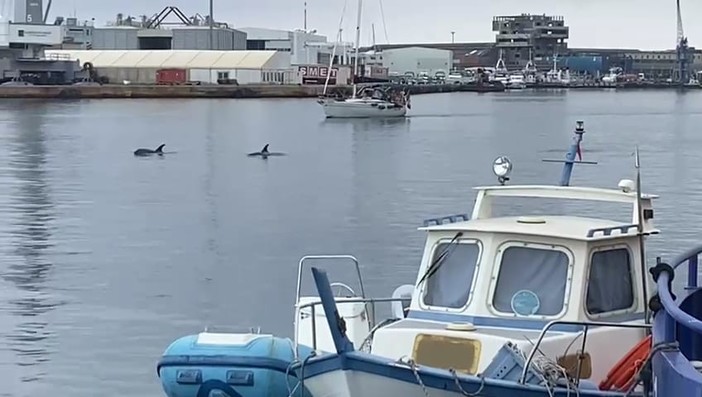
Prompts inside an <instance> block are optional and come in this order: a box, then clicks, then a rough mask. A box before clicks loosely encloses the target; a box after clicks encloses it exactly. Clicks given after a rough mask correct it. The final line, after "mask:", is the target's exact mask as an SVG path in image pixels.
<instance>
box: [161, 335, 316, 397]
mask: <svg viewBox="0 0 702 397" xmlns="http://www.w3.org/2000/svg"><path fill="white" fill-rule="evenodd" d="M298 352H299V356H298V360H304V359H305V358H306V357H308V356H309V355H310V354H311V353H312V349H311V348H309V347H306V346H298ZM295 363H296V360H295V351H294V345H293V343H292V341H291V340H290V339H287V338H277V337H274V336H272V335H262V334H243V333H242V334H225V333H208V332H203V333H200V334H197V335H188V336H185V337H182V338H180V339H178V340H176V341H174V342H173V343H171V345H170V346H168V348H167V349H166V351H165V352H164V353H163V357H162V358H161V360H160V361H159V363H158V365H157V368H156V369H157V372H158V376H159V378H160V379H161V385H162V386H163V390H164V391H165V392H166V395H167V396H168V397H210V396H211V395H216V396H221V397H279V396H288V395H290V393H291V391H293V390H294V393H293V394H292V395H293V396H295V397H298V396H299V397H309V392H308V391H307V390H302V389H300V385H299V382H298V379H297V376H296V374H295V371H294V370H292V369H291V367H292V366H293V364H295ZM296 388H297V389H296ZM213 392H214V393H213Z"/></svg>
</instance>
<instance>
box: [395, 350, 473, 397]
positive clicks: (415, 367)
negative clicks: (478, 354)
mask: <svg viewBox="0 0 702 397" xmlns="http://www.w3.org/2000/svg"><path fill="white" fill-rule="evenodd" d="M397 363H398V364H402V365H406V366H408V367H409V368H410V369H411V370H412V373H413V374H414V377H415V379H417V383H419V386H420V387H421V388H422V391H423V392H424V396H425V397H429V391H428V390H427V388H426V386H424V382H422V378H421V377H420V376H419V371H418V368H419V366H418V365H417V363H416V362H415V361H414V360H413V359H411V358H408V357H407V356H402V357H400V358H399V359H398V360H397ZM448 371H449V372H450V373H451V375H452V376H453V381H454V382H455V383H456V388H457V389H458V391H459V392H461V394H462V395H463V396H465V397H478V396H479V395H480V393H481V392H482V391H483V389H484V388H485V378H483V377H482V376H480V375H478V378H480V387H478V390H476V391H474V392H473V393H469V392H467V391H466V390H465V389H464V388H463V386H461V382H460V379H458V372H457V371H456V370H455V369H453V368H449V369H448Z"/></svg>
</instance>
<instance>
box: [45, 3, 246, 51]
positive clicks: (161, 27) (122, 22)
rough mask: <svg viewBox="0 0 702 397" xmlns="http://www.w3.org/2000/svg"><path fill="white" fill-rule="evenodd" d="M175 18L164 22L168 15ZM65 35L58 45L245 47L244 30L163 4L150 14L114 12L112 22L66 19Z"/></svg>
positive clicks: (99, 48)
mask: <svg viewBox="0 0 702 397" xmlns="http://www.w3.org/2000/svg"><path fill="white" fill-rule="evenodd" d="M171 15H173V16H175V17H176V18H177V21H176V22H167V18H168V17H169V16H171ZM66 25H67V26H66V27H67V31H66V38H65V40H64V41H63V43H62V44H61V45H59V46H57V47H58V48H61V49H94V50H207V49H212V50H245V49H246V33H245V32H242V31H240V30H237V29H232V28H230V27H229V26H228V25H227V24H226V23H221V22H213V26H212V27H211V28H210V26H209V17H200V16H199V14H196V15H195V16H192V17H186V16H185V14H184V13H183V12H182V11H180V9H178V8H177V7H172V6H170V7H165V8H164V9H163V10H161V12H159V13H157V14H155V15H154V16H152V17H151V18H147V17H146V16H142V17H141V18H139V19H136V18H133V17H131V16H127V17H125V16H124V15H123V14H117V17H116V18H115V20H114V21H113V22H112V23H111V26H106V27H95V26H93V23H92V22H83V23H80V24H79V23H78V22H77V21H76V20H75V18H68V19H66Z"/></svg>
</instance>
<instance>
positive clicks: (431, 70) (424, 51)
mask: <svg viewBox="0 0 702 397" xmlns="http://www.w3.org/2000/svg"><path fill="white" fill-rule="evenodd" d="M363 65H364V66H366V67H371V66H379V67H384V68H387V69H388V73H390V74H391V75H392V74H395V75H414V76H417V75H420V74H428V75H429V76H434V75H436V73H437V72H443V73H445V74H448V73H449V72H450V71H451V69H452V68H453V52H452V51H449V50H443V49H438V48H427V47H405V48H394V49H384V50H381V51H374V50H371V51H367V52H365V53H364V54H363Z"/></svg>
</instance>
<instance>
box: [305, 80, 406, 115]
mask: <svg viewBox="0 0 702 397" xmlns="http://www.w3.org/2000/svg"><path fill="white" fill-rule="evenodd" d="M318 102H319V104H320V105H322V108H323V109H324V114H325V115H326V117H327V118H381V117H383V118H384V117H404V116H405V115H406V114H407V110H408V109H410V108H411V107H412V105H411V103H410V95H409V93H408V92H405V91H399V92H398V91H397V90H395V89H393V88H392V87H387V86H386V87H383V86H368V87H362V88H361V89H360V90H359V92H358V93H356V91H355V90H354V94H353V96H352V97H351V98H329V97H324V98H320V99H319V101H318Z"/></svg>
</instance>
